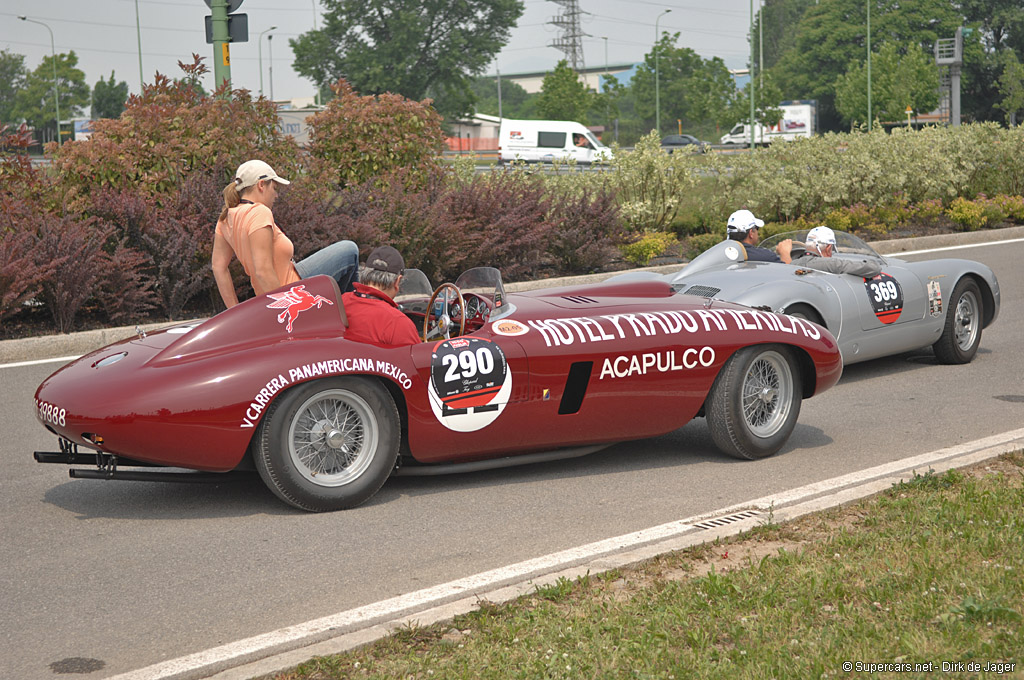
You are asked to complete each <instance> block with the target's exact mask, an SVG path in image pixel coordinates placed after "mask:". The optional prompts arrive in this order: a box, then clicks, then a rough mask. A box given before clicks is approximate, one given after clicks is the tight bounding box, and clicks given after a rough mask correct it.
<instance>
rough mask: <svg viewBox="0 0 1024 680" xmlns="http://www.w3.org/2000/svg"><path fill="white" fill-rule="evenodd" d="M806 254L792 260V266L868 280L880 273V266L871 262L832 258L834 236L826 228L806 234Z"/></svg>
mask: <svg viewBox="0 0 1024 680" xmlns="http://www.w3.org/2000/svg"><path fill="white" fill-rule="evenodd" d="M804 242H805V244H806V245H807V252H806V253H804V254H803V255H801V256H800V257H798V258H796V259H795V260H793V262H792V264H794V265H796V266H797V267H804V268H807V269H817V270H820V271H823V272H831V273H832V274H853V275H854V276H863V277H864V278H867V279H870V278H873V277H875V276H878V275H879V274H881V273H882V267H881V264H880V263H878V262H873V261H871V260H866V259H859V260H848V259H846V258H837V257H832V254H833V253H834V252H835V250H836V234H835V232H834V231H832V230H831V229H829V228H828V227H824V226H822V227H815V228H814V229H811V230H810V231H809V232H807V238H806V239H805V241H804Z"/></svg>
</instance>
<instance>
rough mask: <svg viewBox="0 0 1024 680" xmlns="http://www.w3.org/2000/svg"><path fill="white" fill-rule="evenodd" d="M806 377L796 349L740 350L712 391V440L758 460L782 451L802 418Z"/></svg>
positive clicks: (764, 347) (761, 347)
mask: <svg viewBox="0 0 1024 680" xmlns="http://www.w3.org/2000/svg"><path fill="white" fill-rule="evenodd" d="M801 398H802V394H801V390H800V374H799V368H798V367H797V365H796V362H795V361H794V360H793V358H792V356H791V350H789V349H786V348H785V347H782V346H779V345H758V346H754V347H746V348H744V349H741V350H740V351H738V352H736V354H734V355H733V356H732V357H730V358H729V360H728V361H727V362H726V363H725V365H724V366H723V367H722V370H721V372H720V373H719V374H718V378H717V379H716V380H715V384H714V385H712V387H711V391H710V392H709V393H708V399H707V405H706V408H705V413H706V417H707V421H708V427H709V428H710V430H711V438H712V439H713V440H714V442H715V445H716V446H717V447H718V448H719V449H720V450H721V451H722V452H723V453H726V454H729V455H730V456H734V457H736V458H744V459H747V460H754V459H757V458H765V457H767V456H770V455H772V454H773V453H775V452H777V451H778V450H779V449H780V448H782V446H783V445H784V444H785V443H786V441H787V440H788V439H789V436H790V434H792V432H793V428H794V427H796V421H797V417H798V416H799V415H800V403H801Z"/></svg>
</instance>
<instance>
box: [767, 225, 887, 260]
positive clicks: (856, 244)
mask: <svg viewBox="0 0 1024 680" xmlns="http://www.w3.org/2000/svg"><path fill="white" fill-rule="evenodd" d="M808 231H810V230H809V229H800V230H797V231H787V232H786V233H784V234H775V235H774V236H771V237H769V238H766V239H765V240H763V241H761V243H760V244H759V245H760V246H761V247H762V248H768V249H770V250H774V249H775V246H777V245H778V244H779V241H782V240H784V239H787V238H789V239H793V250H797V248H799V249H801V250H804V249H805V248H804V241H805V240H806V239H807V232H808ZM835 235H836V247H835V252H836V254H841V253H846V254H848V255H867V256H869V257H877V258H879V259H882V258H881V255H879V254H878V253H876V252H875V249H874V248H872V247H871V246H869V245H868V244H867V243H865V242H864V241H862V240H860V238H859V237H857V236H854V235H853V234H851V233H849V232H845V231H837V232H835ZM794 257H796V255H795V254H794Z"/></svg>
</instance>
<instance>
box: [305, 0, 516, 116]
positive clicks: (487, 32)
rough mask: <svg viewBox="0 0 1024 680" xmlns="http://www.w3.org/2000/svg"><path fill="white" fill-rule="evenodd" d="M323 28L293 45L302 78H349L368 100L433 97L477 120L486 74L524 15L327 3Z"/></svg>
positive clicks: (497, 2)
mask: <svg viewBox="0 0 1024 680" xmlns="http://www.w3.org/2000/svg"><path fill="white" fill-rule="evenodd" d="M321 6H322V7H323V10H324V11H323V27H322V28H320V29H319V30H313V31H309V32H308V33H304V34H303V35H301V36H299V37H298V38H296V39H293V40H290V41H289V43H290V44H291V46H292V51H293V52H294V54H295V63H294V67H295V70H296V71H298V72H299V73H300V74H302V75H303V76H305V77H306V78H309V79H310V80H312V81H313V82H314V83H316V84H317V85H318V86H320V87H323V86H324V85H327V84H330V83H334V82H335V81H337V80H338V79H339V78H345V79H346V80H347V81H348V82H349V83H350V84H351V85H352V87H353V88H354V89H355V90H356V91H358V92H361V93H363V94H364V95H370V94H383V93H385V92H393V93H395V94H400V95H402V96H403V97H406V98H408V99H412V100H416V101H418V100H421V99H423V98H424V97H427V96H430V95H433V96H435V97H436V100H435V101H436V106H437V108H438V109H439V110H440V111H442V112H443V113H445V114H449V115H465V114H468V113H470V112H471V110H472V106H473V94H472V90H471V88H470V78H471V76H473V75H479V74H481V73H483V70H484V68H486V67H487V65H488V64H490V63H491V62H492V61H493V60H494V56H495V55H496V54H497V53H498V52H499V51H500V50H501V48H502V47H503V46H504V45H505V43H506V42H507V41H508V38H509V34H510V31H511V29H512V27H513V26H515V23H516V21H517V20H518V19H519V17H520V16H521V15H522V13H523V3H522V1H521V0H460V1H459V2H451V1H450V0H321Z"/></svg>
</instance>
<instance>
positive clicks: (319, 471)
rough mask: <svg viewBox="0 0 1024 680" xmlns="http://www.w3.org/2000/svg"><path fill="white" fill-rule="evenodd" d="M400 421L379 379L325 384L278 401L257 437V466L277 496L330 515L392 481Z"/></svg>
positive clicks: (326, 381)
mask: <svg viewBox="0 0 1024 680" xmlns="http://www.w3.org/2000/svg"><path fill="white" fill-rule="evenodd" d="M401 436H402V430H401V420H400V418H399V414H398V409H397V408H396V406H395V401H394V399H392V398H391V395H390V394H389V393H388V390H387V389H386V388H385V387H384V385H382V384H381V382H380V381H379V380H378V379H376V378H368V377H364V376H344V377H338V378H324V379H321V380H314V381H311V382H307V383H303V384H300V385H297V386H295V387H293V388H291V389H289V390H288V391H287V392H285V394H284V395H283V396H282V397H280V398H279V399H276V400H274V402H272V403H271V405H270V407H269V408H268V409H267V411H266V413H265V414H264V416H263V420H262V421H261V422H260V425H259V430H258V431H257V432H256V435H255V437H254V439H253V461H254V462H255V464H256V470H257V472H259V473H260V477H262V478H263V481H264V482H265V483H266V485H267V486H268V487H269V488H270V490H271V491H273V492H274V494H275V495H277V497H278V498H280V499H281V500H283V501H285V502H286V503H289V504H291V505H294V506H295V507H297V508H302V509H303V510H310V511H313V512H324V511H328V510H341V509H343V508H351V507H354V506H356V505H359V504H360V503H362V502H363V501H365V500H366V499H367V498H369V497H370V496H372V495H373V494H374V493H376V492H377V490H378V489H379V488H380V487H381V485H382V484H384V481H385V480H386V479H387V478H388V477H389V476H390V475H391V471H392V470H393V469H394V467H395V461H396V460H397V458H398V445H399V443H400V440H401Z"/></svg>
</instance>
